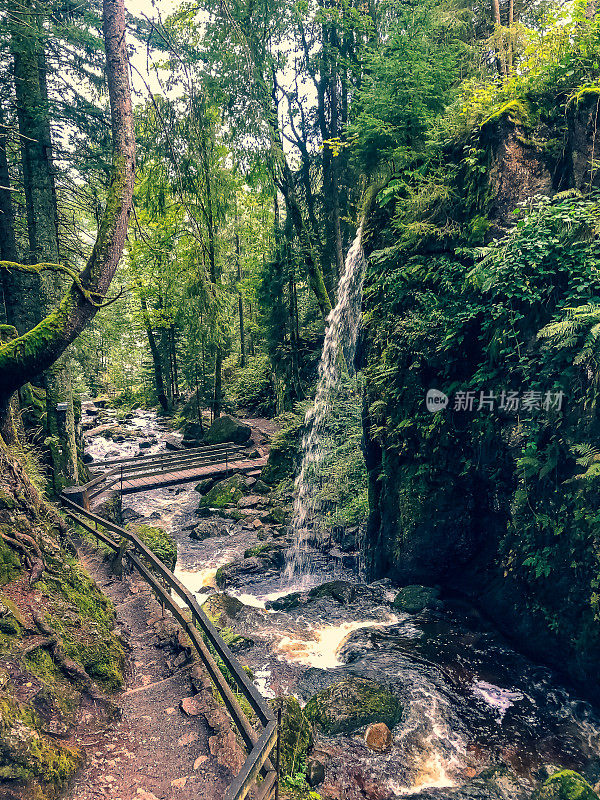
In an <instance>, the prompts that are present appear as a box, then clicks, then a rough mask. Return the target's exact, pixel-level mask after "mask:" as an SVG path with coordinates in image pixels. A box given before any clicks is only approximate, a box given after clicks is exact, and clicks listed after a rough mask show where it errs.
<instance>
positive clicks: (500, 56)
mask: <svg viewBox="0 0 600 800" xmlns="http://www.w3.org/2000/svg"><path fill="white" fill-rule="evenodd" d="M492 14H493V16H494V25H495V26H496V30H495V32H494V33H495V35H496V36H500V37H501V38H500V48H499V47H498V46H497V45H496V63H497V65H498V72H499V73H500V75H506V61H505V58H504V37H503V36H502V20H501V18H500V0H492Z"/></svg>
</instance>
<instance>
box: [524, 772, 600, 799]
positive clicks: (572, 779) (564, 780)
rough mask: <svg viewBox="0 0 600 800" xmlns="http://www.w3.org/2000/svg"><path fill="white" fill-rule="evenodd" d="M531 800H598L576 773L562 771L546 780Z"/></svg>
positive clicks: (590, 788) (587, 784) (583, 779)
mask: <svg viewBox="0 0 600 800" xmlns="http://www.w3.org/2000/svg"><path fill="white" fill-rule="evenodd" d="M531 800H598V795H597V794H596V792H595V791H594V790H593V789H592V787H591V786H590V784H589V783H588V782H587V781H586V780H585V778H582V777H581V775H579V774H578V773H577V772H573V770H570V769H563V770H561V771H560V772H556V773H555V774H554V775H552V776H551V777H550V778H548V780H547V781H546V782H545V783H544V785H543V786H541V787H540V788H539V789H538V790H537V791H536V792H535V793H534V794H533V796H532V798H531Z"/></svg>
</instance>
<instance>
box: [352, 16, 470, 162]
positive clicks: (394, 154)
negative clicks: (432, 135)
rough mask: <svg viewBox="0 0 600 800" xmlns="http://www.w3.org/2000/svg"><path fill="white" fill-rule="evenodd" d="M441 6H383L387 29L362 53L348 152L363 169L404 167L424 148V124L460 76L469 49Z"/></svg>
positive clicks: (442, 104)
mask: <svg viewBox="0 0 600 800" xmlns="http://www.w3.org/2000/svg"><path fill="white" fill-rule="evenodd" d="M442 8H443V6H442V4H440V3H438V2H430V1H429V0H428V2H424V3H419V4H418V6H415V7H413V6H408V5H406V4H405V3H401V2H394V3H390V4H389V12H390V13H391V16H390V19H393V23H392V25H391V30H390V31H389V35H388V36H386V38H385V41H384V43H383V44H382V45H380V44H379V43H377V45H376V46H374V47H373V48H372V49H371V50H370V51H369V52H368V55H367V58H366V63H367V74H366V78H365V81H364V83H363V85H362V86H361V89H360V92H359V94H358V98H357V102H356V105H355V107H354V122H353V126H352V132H353V133H354V135H355V139H354V141H353V152H354V154H355V156H356V157H357V158H358V159H359V160H360V163H361V166H363V168H365V169H366V170H367V171H368V172H373V171H374V170H375V169H377V168H378V167H379V166H380V165H381V163H382V161H383V162H385V161H387V162H393V165H394V169H395V170H401V169H404V168H406V167H408V166H409V165H410V164H413V163H414V162H415V159H417V158H418V157H419V155H423V154H424V153H425V152H426V150H427V144H428V134H429V131H430V128H431V126H432V125H433V123H434V121H435V120H436V119H437V118H438V117H439V115H440V114H441V112H442V111H443V110H444V109H445V107H446V105H447V103H448V101H449V99H451V96H452V91H453V89H455V88H456V87H457V85H458V81H459V78H460V77H463V75H464V73H463V75H461V72H462V71H463V70H464V68H465V63H466V59H467V56H468V54H469V48H468V46H467V45H466V43H465V41H464V39H465V37H464V35H463V31H461V30H460V29H459V26H458V25H457V24H456V23H457V19H456V17H455V18H454V20H453V21H450V20H449V19H448V17H447V16H444V14H443V13H440V12H442ZM465 33H466V31H465Z"/></svg>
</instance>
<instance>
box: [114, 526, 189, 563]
mask: <svg viewBox="0 0 600 800" xmlns="http://www.w3.org/2000/svg"><path fill="white" fill-rule="evenodd" d="M126 528H127V530H128V531H131V532H132V533H135V535H136V536H138V537H139V538H140V539H141V540H142V542H143V543H144V544H145V545H146V546H147V547H149V548H150V550H152V552H153V553H154V555H155V556H157V557H158V558H160V560H161V561H162V562H163V564H164V565H165V566H167V567H168V568H169V569H170V570H174V569H175V564H176V563H177V542H176V541H175V539H174V538H173V537H172V536H171V534H170V533H167V531H165V530H164V529H163V528H154V527H152V526H151V525H139V524H138V523H134V522H130V523H129V524H128V525H126Z"/></svg>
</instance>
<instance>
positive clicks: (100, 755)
mask: <svg viewBox="0 0 600 800" xmlns="http://www.w3.org/2000/svg"><path fill="white" fill-rule="evenodd" d="M78 550H79V554H80V558H81V560H82V562H83V564H84V566H85V567H86V569H87V570H88V572H89V573H90V574H91V575H92V576H93V577H94V578H95V580H96V581H97V582H98V583H99V585H100V586H101V588H102V590H103V591H104V592H105V594H107V595H108V596H109V597H110V598H111V600H112V601H113V602H114V604H115V608H116V611H117V624H118V626H119V629H120V632H121V636H122V638H123V640H124V642H125V643H126V646H127V649H128V651H129V669H128V674H127V677H126V686H125V688H124V690H123V691H122V692H121V693H120V694H118V695H117V696H116V697H114V698H113V700H114V702H115V703H116V705H117V707H118V709H119V711H120V719H119V720H118V721H117V722H108V721H106V719H104V718H103V717H99V716H97V715H95V714H92V713H87V714H86V715H85V717H84V727H83V728H82V729H81V730H80V732H79V734H78V744H79V745H80V746H83V748H84V749H85V751H86V754H87V760H86V763H85V765H84V767H83V768H82V769H81V770H80V771H79V773H78V775H77V777H76V779H75V782H74V783H73V785H72V786H71V787H70V789H69V791H68V792H67V794H66V795H65V797H66V798H68V800H98V799H99V798H110V800H154V799H155V798H157V800H166V798H180V800H192V799H193V800H197V798H199V797H206V798H218V797H221V796H222V794H223V792H224V789H225V787H226V786H227V784H228V783H229V781H230V780H231V773H230V771H229V769H227V768H226V767H223V766H222V765H221V763H219V762H222V763H226V760H227V759H230V763H232V764H233V765H234V767H235V764H236V763H238V762H239V758H240V752H239V751H238V749H237V748H236V747H235V743H234V748H233V749H234V752H233V753H231V754H223V753H222V752H221V749H222V744H221V740H222V739H223V738H224V737H223V736H222V735H221V732H220V731H218V730H217V731H215V727H217V728H218V727H219V725H220V724H222V723H224V724H225V727H226V729H227V730H226V733H225V738H227V739H230V737H231V736H232V735H233V734H232V732H231V731H230V729H229V727H228V725H227V722H226V720H223V719H221V718H219V724H217V723H216V722H215V720H214V719H213V720H212V723H213V727H211V726H209V724H208V723H207V721H206V718H205V716H204V713H203V712H207V713H209V712H210V711H214V708H213V703H212V702H208V703H207V702H203V703H200V702H199V701H198V699H197V697H198V694H199V695H200V697H203V696H204V694H206V693H210V688H208V687H209V685H210V681H209V680H208V678H207V677H206V676H205V675H204V673H203V670H202V669H201V668H200V667H199V666H198V665H197V664H194V663H193V662H192V661H191V658H190V655H189V654H190V649H188V648H187V647H186V643H185V641H184V640H183V639H182V637H181V636H180V635H179V636H178V632H177V628H176V626H175V625H174V624H171V623H170V622H169V620H168V618H165V617H163V615H162V611H161V607H160V605H159V604H158V602H157V601H156V599H155V598H154V596H153V594H152V592H151V591H150V589H149V587H147V585H146V584H145V582H144V581H143V580H141V579H140V578H138V577H136V575H128V576H125V578H124V579H123V580H119V579H117V578H115V577H114V576H112V575H111V574H110V571H109V569H108V562H107V561H105V560H104V559H103V557H102V554H101V552H100V551H98V550H95V549H94V548H93V547H92V546H91V545H89V544H87V543H80V545H79V547H78ZM198 690H200V691H199V692H198ZM210 701H212V698H210ZM211 740H212V741H211ZM229 744H230V745H231V742H229ZM211 748H212V750H213V751H214V752H215V753H216V754H217V755H213V754H212V753H211ZM224 755H225V759H224V757H223V756H224Z"/></svg>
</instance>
